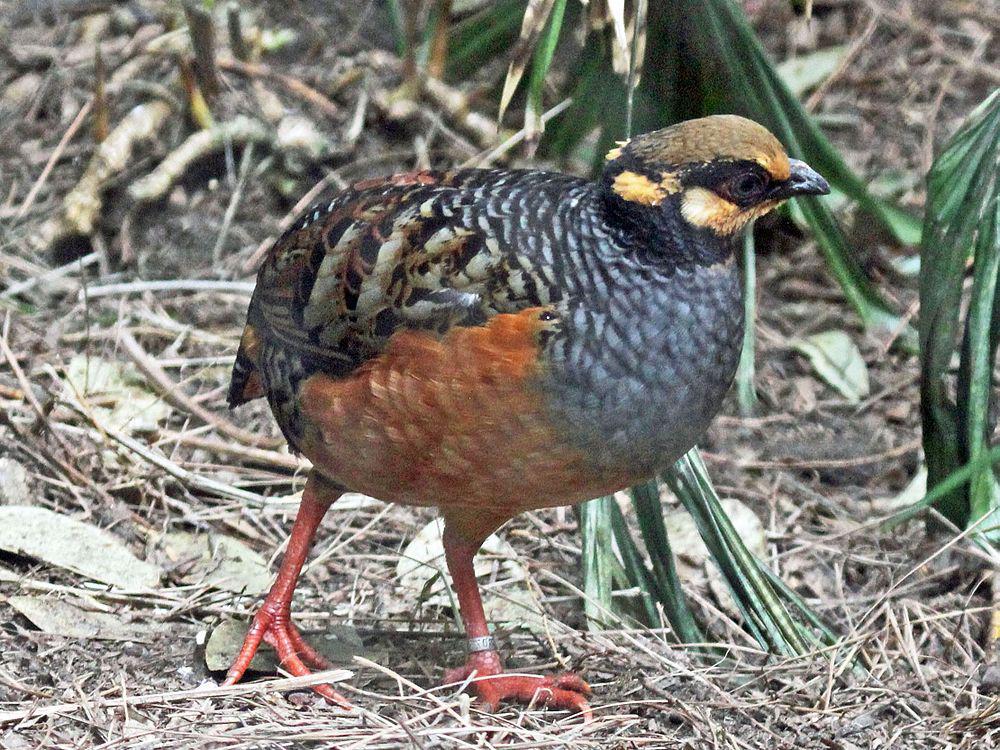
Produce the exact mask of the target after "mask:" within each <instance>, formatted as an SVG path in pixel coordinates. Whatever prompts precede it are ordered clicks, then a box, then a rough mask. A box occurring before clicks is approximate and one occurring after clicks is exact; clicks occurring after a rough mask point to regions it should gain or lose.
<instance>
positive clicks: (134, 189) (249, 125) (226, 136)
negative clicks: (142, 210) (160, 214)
mask: <svg viewBox="0 0 1000 750" xmlns="http://www.w3.org/2000/svg"><path fill="white" fill-rule="evenodd" d="M271 136H272V134H271V132H270V130H269V129H268V128H267V127H266V126H265V125H264V124H263V123H261V122H260V121H259V120H254V119H251V118H249V117H242V116H239V117H234V118H233V119H232V120H230V121H229V122H223V123H219V124H218V125H215V126H213V127H211V128H209V129H208V130H199V131H198V132H197V133H193V134H192V135H190V136H188V137H187V139H186V140H185V141H184V142H183V143H182V144H181V145H180V146H178V147H177V148H176V149H174V150H173V151H171V152H170V153H169V154H167V157H166V158H165V159H164V160H163V161H161V162H160V163H159V165H158V166H157V167H156V169H154V170H153V171H152V172H150V173H149V174H148V175H146V176H145V177H143V178H141V179H138V180H136V181H135V182H133V183H132V184H131V185H130V186H129V189H128V194H129V197H130V198H131V199H132V200H133V201H135V202H136V203H149V202H152V201H156V200H160V199H161V198H163V197H164V196H166V194H167V193H168V192H169V190H170V188H171V187H173V185H174V183H175V182H176V181H177V180H178V179H180V177H181V176H182V175H183V174H184V172H185V171H186V170H187V169H188V167H190V166H191V165H192V164H193V163H194V162H196V161H197V160H198V159H201V158H203V157H205V156H207V155H208V154H210V153H212V152H213V151H216V150H218V149H220V148H222V147H223V146H224V145H225V144H226V143H232V144H235V145H246V144H248V143H263V142H266V141H269V140H270V139H271Z"/></svg>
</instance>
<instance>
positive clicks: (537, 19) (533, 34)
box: [497, 0, 555, 122]
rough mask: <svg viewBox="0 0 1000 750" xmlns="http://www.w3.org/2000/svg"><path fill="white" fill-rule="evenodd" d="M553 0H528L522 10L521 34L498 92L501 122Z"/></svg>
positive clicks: (532, 51) (543, 27) (543, 26)
mask: <svg viewBox="0 0 1000 750" xmlns="http://www.w3.org/2000/svg"><path fill="white" fill-rule="evenodd" d="M553 5H555V0H529V2H528V7H527V8H525V10H524V20H523V21H522V22H521V36H520V38H519V39H518V40H517V45H516V46H515V47H514V51H513V52H511V56H510V66H509V67H508V68H507V78H506V79H504V82H503V92H502V93H501V94H500V109H499V112H498V114H497V122H503V115H504V112H506V111H507V106H508V105H509V104H510V100H511V99H512V98H513V96H514V92H515V91H517V85H518V84H519V83H520V82H521V78H522V77H523V76H524V71H525V70H526V69H527V67H528V61H529V60H531V56H532V54H534V51H535V44H536V42H537V41H538V38H539V37H540V36H541V35H542V31H543V30H544V29H545V23H546V22H547V21H548V20H549V14H550V13H551V12H552V6H553Z"/></svg>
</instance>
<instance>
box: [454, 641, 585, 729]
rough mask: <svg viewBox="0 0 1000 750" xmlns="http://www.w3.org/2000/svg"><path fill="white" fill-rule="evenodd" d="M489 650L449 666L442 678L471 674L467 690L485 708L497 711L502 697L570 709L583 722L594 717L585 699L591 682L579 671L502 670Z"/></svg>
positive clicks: (457, 678) (458, 679) (465, 677)
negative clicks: (534, 672)
mask: <svg viewBox="0 0 1000 750" xmlns="http://www.w3.org/2000/svg"><path fill="white" fill-rule="evenodd" d="M491 654H492V652H481V653H478V654H475V655H473V656H472V657H470V659H469V661H468V663H467V664H466V665H465V666H464V667H459V668H458V669H449V670H448V671H447V672H445V682H446V683H449V684H450V683H461V682H464V681H465V680H468V679H469V677H470V676H472V681H471V682H470V683H469V690H470V691H471V692H473V693H475V694H476V697H477V698H478V703H479V704H480V705H481V706H482V707H483V708H484V709H485V710H487V711H496V710H497V708H498V707H499V706H500V704H501V703H502V702H504V701H515V702H517V703H523V704H525V705H536V706H547V707H548V708H555V709H562V710H566V711H573V712H574V713H579V714H581V715H582V716H583V720H584V721H585V722H589V721H592V720H593V718H594V716H593V712H592V711H591V709H590V704H589V703H587V697H588V696H589V695H590V685H588V684H587V683H586V682H585V681H584V680H583V679H582V678H581V677H580V676H579V675H576V674H573V673H572V672H563V673H560V674H555V675H524V674H505V673H504V672H503V670H502V668H501V667H500V660H499V657H497V658H496V659H495V660H494V659H491V658H489V657H490V655H491Z"/></svg>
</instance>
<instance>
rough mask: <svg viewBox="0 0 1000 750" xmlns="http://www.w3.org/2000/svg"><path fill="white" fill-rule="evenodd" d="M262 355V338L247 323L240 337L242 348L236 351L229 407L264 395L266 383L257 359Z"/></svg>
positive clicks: (232, 407) (231, 407)
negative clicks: (261, 376)
mask: <svg viewBox="0 0 1000 750" xmlns="http://www.w3.org/2000/svg"><path fill="white" fill-rule="evenodd" d="M259 355H260V339H259V338H258V336H257V331H256V330H255V329H254V327H253V326H252V325H250V324H249V323H247V325H246V327H245V328H244V329H243V336H241V337H240V348H239V349H238V350H237V351H236V362H235V364H233V375H232V379H231V380H230V382H229V408H230V409H235V408H236V407H237V406H239V405H240V404H245V403H246V402H247V401H253V400H254V399H255V398H261V397H262V396H264V395H265V394H264V384H263V382H262V381H261V379H260V370H259V369H258V368H257V361H258V357H259Z"/></svg>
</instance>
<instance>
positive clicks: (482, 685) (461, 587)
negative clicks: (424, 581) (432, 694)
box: [443, 518, 592, 721]
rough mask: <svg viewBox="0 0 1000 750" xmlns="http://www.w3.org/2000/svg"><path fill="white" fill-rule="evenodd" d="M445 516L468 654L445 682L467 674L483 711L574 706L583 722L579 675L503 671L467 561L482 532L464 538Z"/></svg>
mask: <svg viewBox="0 0 1000 750" xmlns="http://www.w3.org/2000/svg"><path fill="white" fill-rule="evenodd" d="M449 520H451V521H452V522H454V519H453V518H451V519H447V520H446V525H445V531H444V539H443V542H444V551H445V559H446V560H447V562H448V571H449V572H450V573H451V579H452V582H453V584H454V587H455V593H456V595H457V596H458V605H459V608H460V609H461V611H462V622H463V623H464V624H465V632H466V635H468V637H469V651H470V653H469V660H468V661H467V662H466V664H465V666H464V667H459V668H458V669H449V670H447V671H446V672H445V677H444V679H445V682H446V683H452V682H464V681H465V680H467V679H468V678H469V677H470V676H471V677H473V681H472V683H471V684H470V686H469V687H470V689H471V690H473V691H474V692H475V693H476V695H477V696H478V698H479V700H480V702H481V703H482V704H483V705H484V707H486V709H487V710H489V711H494V710H496V709H497V707H498V706H499V704H500V703H501V702H502V701H505V700H510V701H517V702H519V703H525V704H530V703H534V704H536V705H545V706H550V707H552V708H561V709H566V710H569V711H577V712H579V713H581V714H583V716H584V719H585V720H587V721H589V720H590V719H591V716H592V714H591V711H590V706H589V705H588V703H587V696H588V695H590V686H589V685H587V683H586V682H584V681H583V680H582V679H581V678H580V677H579V676H577V675H575V674H571V673H564V674H558V675H550V676H543V675H505V674H504V673H503V672H504V670H503V663H502V662H501V661H500V654H499V653H498V652H497V650H496V645H495V644H494V642H493V638H492V636H490V630H489V626H488V625H487V624H486V614H485V612H484V611H483V601H482V599H481V598H480V596H479V584H478V583H477V582H476V574H475V570H474V568H473V562H472V561H473V558H474V557H475V555H476V552H477V551H478V550H479V547H480V545H481V544H482V540H483V539H484V538H485V536H486V535H485V534H484V535H483V537H482V538H479V539H477V540H476V541H475V542H469V541H468V539H467V538H466V537H465V536H463V535H462V534H460V533H457V532H454V531H452V529H453V526H454V525H457V524H449V523H448V521H449ZM490 531H492V528H491V529H490ZM488 533H489V532H487V534H488ZM477 536H478V535H477Z"/></svg>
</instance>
